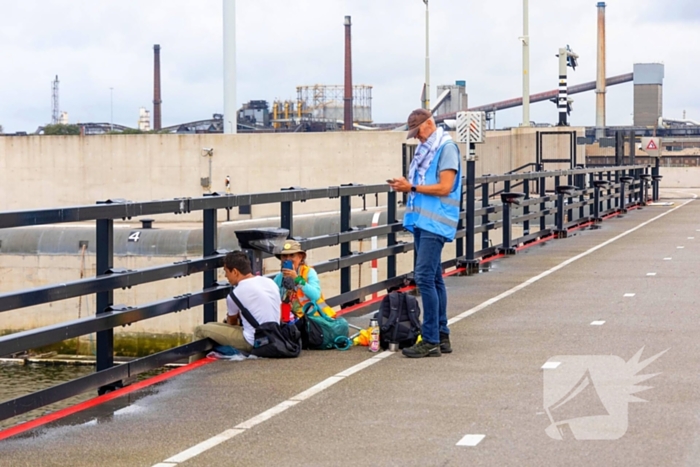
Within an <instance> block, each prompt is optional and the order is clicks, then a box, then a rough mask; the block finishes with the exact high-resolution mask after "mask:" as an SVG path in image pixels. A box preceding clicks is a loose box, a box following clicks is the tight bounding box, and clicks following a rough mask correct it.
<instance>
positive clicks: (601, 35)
mask: <svg viewBox="0 0 700 467" xmlns="http://www.w3.org/2000/svg"><path fill="white" fill-rule="evenodd" d="M597 7H598V75H597V78H596V90H595V98H596V106H595V127H596V130H595V137H596V139H597V140H598V141H600V138H603V137H605V92H606V91H605V2H598V5H597Z"/></svg>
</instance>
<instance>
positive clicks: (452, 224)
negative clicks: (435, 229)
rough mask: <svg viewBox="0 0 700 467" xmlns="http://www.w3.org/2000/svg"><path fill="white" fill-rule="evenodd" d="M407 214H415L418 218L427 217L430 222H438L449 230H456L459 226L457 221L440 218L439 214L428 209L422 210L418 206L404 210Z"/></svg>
mask: <svg viewBox="0 0 700 467" xmlns="http://www.w3.org/2000/svg"><path fill="white" fill-rule="evenodd" d="M406 212H407V213H416V214H417V215H419V216H423V217H427V218H428V219H430V220H433V221H435V222H439V223H441V224H445V225H447V226H449V227H450V228H454V229H456V228H457V225H458V224H459V221H454V220H452V219H450V218H449V217H445V216H441V215H440V214H438V213H436V212H433V211H429V210H428V209H425V208H422V207H420V206H412V207H410V208H406Z"/></svg>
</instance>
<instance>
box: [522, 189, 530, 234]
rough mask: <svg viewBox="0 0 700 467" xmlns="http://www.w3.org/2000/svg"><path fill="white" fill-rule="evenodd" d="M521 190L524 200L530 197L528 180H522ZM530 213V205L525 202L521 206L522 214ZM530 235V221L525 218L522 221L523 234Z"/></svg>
mask: <svg viewBox="0 0 700 467" xmlns="http://www.w3.org/2000/svg"><path fill="white" fill-rule="evenodd" d="M523 192H524V193H525V201H527V200H529V199H530V180H529V179H527V178H526V179H525V180H523ZM528 214H530V206H528V205H527V204H526V205H525V206H523V215H528ZM525 235H530V221H529V220H526V221H525V222H523V236H525Z"/></svg>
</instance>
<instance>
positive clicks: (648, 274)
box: [647, 272, 656, 276]
mask: <svg viewBox="0 0 700 467" xmlns="http://www.w3.org/2000/svg"><path fill="white" fill-rule="evenodd" d="M655 275H656V273H655V272H648V273H647V276H655Z"/></svg>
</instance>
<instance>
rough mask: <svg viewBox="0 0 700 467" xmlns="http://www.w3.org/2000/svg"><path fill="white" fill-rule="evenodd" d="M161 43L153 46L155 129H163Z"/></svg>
mask: <svg viewBox="0 0 700 467" xmlns="http://www.w3.org/2000/svg"><path fill="white" fill-rule="evenodd" d="M162 102H163V101H162V100H161V99H160V45H159V44H155V45H154V46H153V129H154V130H156V131H158V130H160V129H161V118H160V104H161V103H162Z"/></svg>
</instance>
